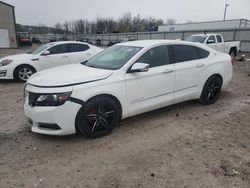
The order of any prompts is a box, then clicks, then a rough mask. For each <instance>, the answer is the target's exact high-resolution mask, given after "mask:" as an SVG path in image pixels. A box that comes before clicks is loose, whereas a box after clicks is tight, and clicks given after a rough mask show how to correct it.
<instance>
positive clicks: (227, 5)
mask: <svg viewBox="0 0 250 188" xmlns="http://www.w3.org/2000/svg"><path fill="white" fill-rule="evenodd" d="M227 7H229V4H226V5H225V11H224V18H223V20H225V19H226V14H227Z"/></svg>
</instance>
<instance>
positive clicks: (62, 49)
mask: <svg viewBox="0 0 250 188" xmlns="http://www.w3.org/2000/svg"><path fill="white" fill-rule="evenodd" d="M49 51H50V54H62V53H67V52H68V46H67V44H60V45H57V46H54V47H52V48H50V49H49Z"/></svg>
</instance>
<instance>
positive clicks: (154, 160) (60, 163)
mask: <svg viewBox="0 0 250 188" xmlns="http://www.w3.org/2000/svg"><path fill="white" fill-rule="evenodd" d="M22 50H24V51H25V50H26V49H22ZM16 51H20V50H12V51H11V52H10V53H16ZM1 54H6V52H5V51H4V50H0V55H1ZM249 67H250V61H238V62H236V64H235V66H234V78H233V81H232V82H231V83H230V85H229V86H228V87H227V88H225V90H224V91H223V92H222V94H221V97H220V99H219V100H218V102H217V103H216V104H214V105H210V106H203V105H202V104H200V103H199V102H197V101H188V102H185V103H181V104H177V105H174V106H170V107H167V108H163V109H160V110H156V111H153V112H150V113H146V114H143V115H140V116H136V117H134V118H129V119H126V120H124V121H122V122H121V123H120V125H119V126H118V127H117V128H116V129H115V130H114V132H113V133H112V134H111V135H109V136H107V137H103V138H100V139H94V140H93V139H86V138H84V137H82V136H81V135H72V136H64V137H52V136H46V135H39V134H35V133H32V132H30V130H29V128H28V127H27V126H26V122H25V117H24V115H23V110H22V105H23V101H22V90H23V84H22V83H15V82H14V81H0V104H1V105H0V122H1V123H0V187H4V188H5V187H25V188H26V187H100V188H105V187H119V188H120V187H150V188H151V187H156V188H157V187H183V188H189V187H215V188H220V187H225V188H230V187H237V188H238V187H246V188H249V187H250V123H249V122H250V84H249V83H250V69H249Z"/></svg>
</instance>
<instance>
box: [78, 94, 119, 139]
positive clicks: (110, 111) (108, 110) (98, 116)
mask: <svg viewBox="0 0 250 188" xmlns="http://www.w3.org/2000/svg"><path fill="white" fill-rule="evenodd" d="M120 113H121V110H120V108H119V106H118V105H117V104H116V102H115V101H114V100H112V99H111V98H109V97H105V96H103V97H97V98H93V99H91V100H90V101H89V102H87V103H86V106H85V107H82V108H81V109H80V110H79V112H78V114H77V117H76V127H77V129H78V130H79V131H80V132H81V133H83V135H85V136H87V137H92V138H98V137H102V136H105V135H107V134H109V133H110V132H111V131H112V130H113V129H114V128H115V126H116V125H117V124H118V123H119V121H120V117H121V116H120Z"/></svg>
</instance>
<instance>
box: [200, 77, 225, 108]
mask: <svg viewBox="0 0 250 188" xmlns="http://www.w3.org/2000/svg"><path fill="white" fill-rule="evenodd" d="M221 87H222V79H221V78H220V77H219V76H216V75H214V76H211V77H210V78H209V79H208V80H207V81H206V83H205V85H204V87H203V90H202V93H201V97H200V101H201V103H202V104H205V105H210V104H214V103H215V102H216V101H217V99H218V98H219V96H220V93H221Z"/></svg>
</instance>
